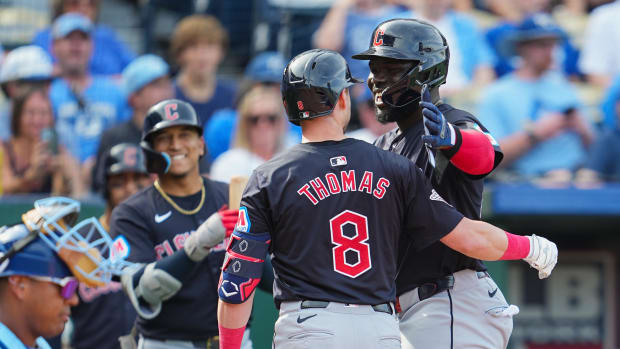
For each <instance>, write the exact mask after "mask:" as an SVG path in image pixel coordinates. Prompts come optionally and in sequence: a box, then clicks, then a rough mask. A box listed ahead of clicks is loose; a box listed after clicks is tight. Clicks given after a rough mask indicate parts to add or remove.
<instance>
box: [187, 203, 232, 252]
mask: <svg viewBox="0 0 620 349" xmlns="http://www.w3.org/2000/svg"><path fill="white" fill-rule="evenodd" d="M238 216H239V210H229V209H228V206H226V205H224V206H222V208H221V209H220V210H219V211H217V212H215V213H214V214H212V215H211V216H210V217H209V218H207V220H206V221H204V223H202V224H201V225H200V226H199V227H198V229H196V231H195V232H193V233H192V234H191V235H190V236H189V237H188V238H187V239H186V240H185V244H184V249H185V252H186V253H187V256H188V257H189V258H190V259H191V260H193V261H195V262H199V261H201V260H203V259H204V258H205V257H206V256H207V255H208V254H209V250H210V249H211V248H212V247H213V246H215V245H217V244H219V243H220V242H222V241H223V240H224V238H225V237H227V236H230V234H232V232H233V230H234V229H235V223H236V222H237V217H238ZM233 217H234V219H233Z"/></svg>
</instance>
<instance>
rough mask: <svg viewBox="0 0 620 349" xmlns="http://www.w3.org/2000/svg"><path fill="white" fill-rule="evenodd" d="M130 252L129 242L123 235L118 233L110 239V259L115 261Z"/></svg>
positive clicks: (123, 257) (125, 256)
mask: <svg viewBox="0 0 620 349" xmlns="http://www.w3.org/2000/svg"><path fill="white" fill-rule="evenodd" d="M130 252H131V248H130V247H129V243H128V242H127V239H125V237H124V236H123V235H119V236H118V237H117V238H116V239H114V241H112V251H110V254H111V255H110V259H111V260H113V261H117V260H120V259H125V258H127V257H128V256H129V253H130Z"/></svg>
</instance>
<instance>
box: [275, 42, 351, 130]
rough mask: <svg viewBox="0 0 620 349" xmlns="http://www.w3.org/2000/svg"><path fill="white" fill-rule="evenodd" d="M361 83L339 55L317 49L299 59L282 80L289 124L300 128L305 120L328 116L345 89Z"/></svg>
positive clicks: (291, 65) (286, 70) (296, 59)
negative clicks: (300, 123) (301, 122)
mask: <svg viewBox="0 0 620 349" xmlns="http://www.w3.org/2000/svg"><path fill="white" fill-rule="evenodd" d="M360 82H361V81H360V80H358V79H355V78H354V77H352V76H351V71H350V70H349V66H348V65H347V62H346V61H345V59H344V58H343V57H342V56H341V55H340V54H339V53H338V52H335V51H330V50H322V49H315V50H309V51H306V52H303V53H301V54H299V55H297V56H295V58H293V59H292V60H291V61H290V62H289V64H288V65H287V66H286V68H285V69H284V76H283V77H282V98H283V99H284V107H285V108H286V113H287V114H288V119H289V121H290V122H292V123H294V124H295V125H299V122H300V121H301V120H308V119H313V118H316V117H319V116H325V115H328V114H329V113H331V112H332V110H334V107H335V106H336V103H337V102H338V97H339V96H340V93H341V92H342V90H344V89H345V88H347V87H349V86H351V85H353V84H356V83H360Z"/></svg>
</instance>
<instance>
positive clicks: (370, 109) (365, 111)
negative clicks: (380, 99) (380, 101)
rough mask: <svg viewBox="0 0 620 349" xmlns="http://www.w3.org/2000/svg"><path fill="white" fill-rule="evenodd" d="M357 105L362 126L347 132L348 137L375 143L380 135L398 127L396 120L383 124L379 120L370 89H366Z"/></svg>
mask: <svg viewBox="0 0 620 349" xmlns="http://www.w3.org/2000/svg"><path fill="white" fill-rule="evenodd" d="M356 106H357V116H358V118H359V120H360V123H361V124H362V128H360V129H358V130H355V131H351V132H347V133H346V136H347V137H349V138H355V139H360V140H362V141H366V142H368V143H374V142H375V140H376V139H377V138H378V137H379V136H381V135H382V134H384V133H387V132H388V131H390V130H393V129H394V128H396V123H394V122H388V123H385V124H383V123H380V122H379V121H378V120H377V117H376V116H375V102H374V98H373V96H372V92H370V89H364V95H363V96H362V97H360V98H359V99H358V102H357V103H356Z"/></svg>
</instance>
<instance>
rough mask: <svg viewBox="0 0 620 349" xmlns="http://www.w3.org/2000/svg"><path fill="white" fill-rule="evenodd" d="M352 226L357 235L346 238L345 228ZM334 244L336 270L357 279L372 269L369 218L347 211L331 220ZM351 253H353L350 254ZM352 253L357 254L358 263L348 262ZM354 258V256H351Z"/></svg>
mask: <svg viewBox="0 0 620 349" xmlns="http://www.w3.org/2000/svg"><path fill="white" fill-rule="evenodd" d="M347 224H351V225H352V226H353V228H354V232H355V235H354V236H352V237H349V236H346V235H345V232H344V227H345V226H346V225H347ZM329 228H330V231H331V237H332V243H333V244H334V245H336V246H335V247H334V248H333V249H332V257H333V261H334V270H335V271H336V272H338V273H340V274H342V275H346V276H348V277H351V278H356V277H358V276H360V275H362V274H363V273H364V272H366V271H368V270H370V268H372V262H371V261H370V246H369V245H368V242H367V241H368V218H366V216H364V215H361V214H359V213H355V212H353V211H349V210H345V211H342V212H341V213H339V214H338V215H336V216H335V217H334V218H332V219H330V220H329ZM349 251H351V252H349ZM347 252H348V254H349V256H351V254H352V253H355V254H357V261H356V262H354V263H349V262H348V261H347V256H346V255H347ZM351 257H352V256H351Z"/></svg>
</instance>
